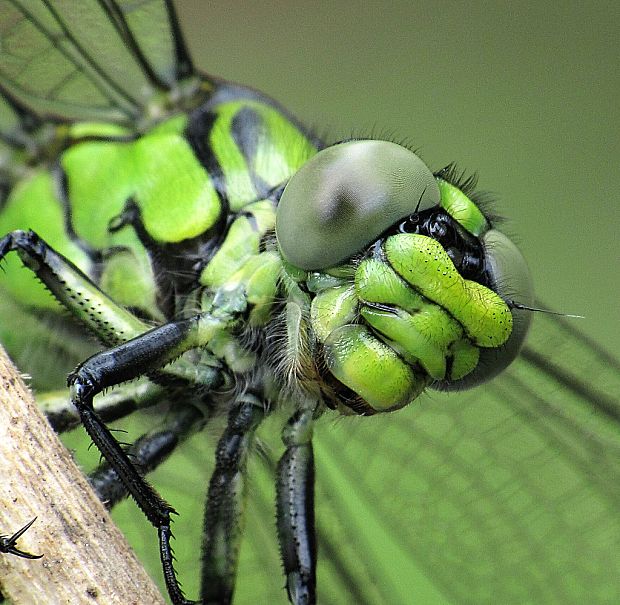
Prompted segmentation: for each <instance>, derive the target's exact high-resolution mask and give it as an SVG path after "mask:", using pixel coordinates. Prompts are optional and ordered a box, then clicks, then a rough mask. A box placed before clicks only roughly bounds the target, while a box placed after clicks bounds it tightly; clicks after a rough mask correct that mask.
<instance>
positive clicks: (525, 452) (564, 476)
mask: <svg viewBox="0 0 620 605" xmlns="http://www.w3.org/2000/svg"><path fill="white" fill-rule="evenodd" d="M536 324H537V325H535V327H534V330H533V334H532V337H531V338H530V341H529V344H528V349H527V350H526V351H525V352H524V355H523V356H522V358H521V359H520V360H518V361H517V362H516V363H515V364H514V366H513V367H511V368H510V369H509V371H508V373H507V374H506V375H504V376H501V377H498V378H497V379H495V380H494V381H493V382H492V383H490V385H489V386H486V387H484V386H483V387H480V388H478V389H474V390H472V391H468V392H463V393H451V394H439V393H438V394H430V395H428V396H427V397H424V398H422V399H421V400H420V401H418V402H416V403H415V404H413V405H412V406H410V407H409V408H407V409H405V410H401V411H399V412H397V413H395V414H391V415H387V416H384V417H381V416H375V417H372V418H344V419H341V420H339V421H338V422H334V421H333V420H329V419H328V418H326V419H324V420H323V421H322V422H321V423H320V424H319V426H318V427H317V430H316V434H315V455H316V460H317V473H316V479H317V485H316V501H317V530H318V532H319V590H320V592H319V594H320V602H322V603H323V602H324V603H349V602H355V603H360V604H361V603H364V604H373V605H374V604H376V605H379V604H380V603H425V604H428V605H440V604H441V605H443V604H448V603H450V604H458V605H461V604H476V605H482V604H489V605H491V604H493V603H505V604H515V605H516V604H522V603H563V604H572V605H578V604H581V603H584V602H588V603H592V604H593V605H594V604H600V605H603V604H606V603H616V602H620V581H619V580H618V578H620V555H619V554H618V553H620V489H619V487H618V486H619V485H620V481H619V478H620V462H619V461H620V455H619V454H620V423H619V421H618V414H617V411H618V410H619V409H620V404H619V403H618V396H617V394H618V392H620V366H619V364H618V361H617V360H616V359H614V358H612V357H611V356H609V355H606V354H605V353H603V352H601V351H600V350H599V349H598V348H597V347H596V346H595V345H593V344H592V343H590V342H589V341H588V340H587V339H584V338H583V337H582V336H581V335H580V334H579V333H578V332H576V331H575V330H574V329H572V327H570V325H569V327H568V328H567V327H566V325H565V322H562V321H558V320H556V319H555V318H552V317H550V316H545V317H537V321H536ZM281 421H282V418H281V417H280V418H273V419H269V421H268V422H267V423H266V426H265V427H264V430H263V431H262V432H261V436H262V437H261V438H262V440H263V443H264V444H265V447H267V449H268V451H270V452H271V457H270V462H269V464H267V465H264V464H257V463H256V461H255V460H254V462H252V468H251V472H250V482H251V488H250V493H249V499H248V511H247V513H248V522H247V532H246V535H245V536H244V541H243V546H242V568H241V570H240V573H239V584H238V587H237V591H236V595H237V597H236V599H235V603H237V604H242V603H255V602H273V603H282V604H284V603H286V597H285V593H284V590H283V589H282V583H281V581H280V580H279V577H278V574H279V573H280V564H279V562H278V552H277V545H276V541H275V529H274V526H275V523H274V520H273V519H274V514H275V513H274V508H273V501H274V493H273V479H272V476H271V473H270V472H269V468H268V467H270V466H271V467H273V465H275V460H276V459H277V457H278V455H279V453H280V452H281V449H282V446H281V444H279V431H280V428H281ZM125 425H126V422H124V423H123V426H125ZM217 433H218V431H217V430H216V429H215V427H214V428H213V429H212V430H211V431H210V436H211V438H212V439H209V438H208V436H207V435H204V434H199V435H197V436H196V438H195V439H194V440H193V441H192V443H190V444H188V446H190V447H189V448H188V450H187V451H186V456H179V457H176V456H175V457H173V458H171V459H170V462H169V465H166V467H165V468H162V469H160V472H158V476H157V477H155V478H154V482H155V484H156V485H157V486H158V487H159V488H162V487H163V488H164V493H165V495H166V497H168V498H169V499H170V500H171V501H172V502H174V504H175V507H177V509H178V510H179V512H180V516H179V518H178V519H177V520H176V522H175V530H176V533H177V535H178V536H179V540H178V541H177V543H175V547H176V548H177V551H176V554H177V556H178V558H179V560H180V564H179V569H180V570H182V577H183V581H184V585H185V586H186V588H187V590H188V593H189V594H191V595H194V594H196V591H197V586H196V584H195V582H196V579H197V576H198V569H197V565H198V557H197V552H196V544H197V543H198V540H199V538H198V535H197V530H196V519H197V518H200V516H201V514H202V512H201V506H202V503H201V501H200V498H198V497H197V494H200V493H202V492H204V490H205V489H206V485H207V482H208V473H209V468H210V467H211V465H212V457H213V451H212V447H213V440H214V439H215V438H216V437H217ZM197 448H200V451H198V449H197ZM203 472H204V473H205V474H204V475H203V474H202V473H203ZM181 474H182V475H183V477H184V481H182V482H179V476H180V475H181ZM201 477H202V478H201ZM192 484H193V485H194V487H195V489H194V491H192V493H191V494H184V493H183V492H184V491H185V490H186V489H188V490H189V486H190V485H192ZM165 486H167V487H168V489H170V491H169V492H167V491H166V487H165ZM186 507H187V508H186ZM147 531H148V530H145V536H146V535H148V534H147V533H146V532H147ZM145 540H146V538H145ZM138 542H139V540H138ZM146 543H147V544H148V542H146ZM151 550H154V549H151ZM155 554H156V553H155ZM192 564H193V565H194V567H193V569H192ZM153 568H154V569H157V559H156V557H154V562H153Z"/></svg>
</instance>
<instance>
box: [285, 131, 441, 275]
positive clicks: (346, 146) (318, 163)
mask: <svg viewBox="0 0 620 605" xmlns="http://www.w3.org/2000/svg"><path fill="white" fill-rule="evenodd" d="M439 199H440V194H439V187H438V185H437V181H436V179H435V177H434V176H433V173H432V172H431V171H430V170H429V169H428V168H427V166H426V165H425V164H424V162H422V160H421V159H420V158H419V157H418V156H417V155H416V154H415V153H413V152H411V151H409V150H408V149H405V148H404V147H401V146H400V145H397V144H396V143H389V142H387V141H351V142H348V143H342V144H340V145H335V146H333V147H329V148H327V149H324V150H323V151H320V152H319V153H317V154H316V155H315V156H314V157H313V158H311V159H310V160H309V161H308V162H307V163H306V164H305V165H304V166H303V167H302V168H301V169H300V170H299V171H298V172H297V174H295V176H293V178H292V179H291V180H290V181H289V183H288V184H287V186H286V188H285V189H284V192H283V193H282V198H281V199H280V203H279V205H278V210H277V215H276V235H277V238H278V244H279V246H280V252H281V253H282V255H283V256H284V258H285V259H286V260H287V261H288V262H289V263H291V264H292V265H294V266H296V267H299V268H300V269H305V270H307V271H313V270H317V269H327V268H329V267H334V266H336V265H338V264H340V263H342V262H343V261H345V260H346V259H348V258H350V257H351V256H353V255H354V254H356V253H357V252H359V251H360V250H362V249H363V248H364V247H365V246H367V245H368V244H369V243H371V242H372V241H373V240H375V239H376V238H377V237H378V236H379V235H380V234H381V233H382V232H383V231H385V230H386V229H388V228H389V227H390V226H392V225H393V224H394V223H396V222H397V221H398V220H400V219H402V218H404V217H406V216H408V215H410V214H411V213H412V212H414V210H415V209H416V207H418V204H419V210H426V209H428V208H432V207H433V206H436V205H437V204H439Z"/></svg>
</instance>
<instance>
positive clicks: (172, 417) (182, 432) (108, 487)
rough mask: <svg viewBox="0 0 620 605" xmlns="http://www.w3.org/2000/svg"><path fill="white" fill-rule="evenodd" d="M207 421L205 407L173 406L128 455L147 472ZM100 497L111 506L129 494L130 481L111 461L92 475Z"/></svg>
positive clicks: (144, 473)
mask: <svg viewBox="0 0 620 605" xmlns="http://www.w3.org/2000/svg"><path fill="white" fill-rule="evenodd" d="M206 421H207V418H206V417H205V414H204V413H203V411H201V410H199V409H198V408H196V407H194V406H191V405H188V406H183V407H175V408H172V410H171V411H170V414H169V415H168V416H167V417H166V425H165V428H159V427H158V428H156V429H153V430H151V431H149V432H148V433H145V434H144V435H142V436H140V437H139V438H138V439H137V440H136V441H135V442H134V443H132V444H131V445H130V446H129V447H128V448H127V449H126V450H125V452H126V454H127V456H128V457H129V458H130V459H131V461H132V462H133V464H134V465H135V466H137V467H138V469H139V471H140V474H141V475H143V476H144V475H147V474H148V473H150V472H152V471H154V470H155V469H156V468H157V467H158V466H159V465H160V464H162V463H163V462H164V461H165V460H166V459H167V458H168V456H169V455H170V454H171V453H172V452H173V451H174V450H175V449H176V448H177V447H178V446H179V445H181V443H183V441H185V440H186V439H187V438H188V437H189V436H190V435H192V434H193V433H194V431H196V430H199V429H200V428H202V427H203V426H204V424H205V422H206ZM88 480H89V482H90V484H91V485H92V487H93V489H94V490H95V492H96V494H97V496H99V499H100V500H101V501H102V502H103V503H104V504H105V506H106V507H107V508H108V509H111V508H113V507H114V506H116V504H118V503H119V502H120V501H121V500H122V499H123V498H125V497H126V496H127V495H128V493H129V492H128V489H127V487H126V485H125V484H124V483H123V482H122V481H121V479H120V478H119V476H118V474H117V473H116V471H115V470H114V469H113V468H112V467H111V466H110V464H109V463H108V462H103V463H102V464H100V465H99V467H98V468H96V469H95V470H94V471H93V472H92V473H91V474H90V475H89V477H88Z"/></svg>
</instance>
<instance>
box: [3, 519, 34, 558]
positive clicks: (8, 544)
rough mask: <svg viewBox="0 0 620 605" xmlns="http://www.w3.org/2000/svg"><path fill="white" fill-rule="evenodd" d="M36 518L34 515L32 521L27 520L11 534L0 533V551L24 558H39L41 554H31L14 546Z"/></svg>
mask: <svg viewBox="0 0 620 605" xmlns="http://www.w3.org/2000/svg"><path fill="white" fill-rule="evenodd" d="M36 520H37V518H36V517H35V518H34V519H32V521H29V522H28V523H26V525H24V527H22V528H21V529H19V530H17V531H16V532H15V533H14V534H13V535H12V536H10V537H9V536H2V535H0V552H3V553H7V554H10V555H17V556H18V557H23V558H24V559H40V558H41V557H42V556H43V555H33V554H30V553H29V552H25V551H23V550H20V549H19V548H17V546H15V545H16V544H17V540H19V539H20V538H21V536H23V535H24V533H26V532H27V531H28V529H29V528H30V526H31V525H32V524H33V523H34V522H35V521H36Z"/></svg>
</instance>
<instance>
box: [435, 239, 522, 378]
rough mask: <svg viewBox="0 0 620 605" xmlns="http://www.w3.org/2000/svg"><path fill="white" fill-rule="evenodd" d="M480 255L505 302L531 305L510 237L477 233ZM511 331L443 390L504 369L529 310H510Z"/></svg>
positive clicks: (519, 258)
mask: <svg viewBox="0 0 620 605" xmlns="http://www.w3.org/2000/svg"><path fill="white" fill-rule="evenodd" d="M480 239H481V242H482V246H483V248H484V256H485V260H486V265H487V267H488V272H489V276H490V278H491V281H492V282H493V283H492V284H491V285H492V288H493V290H495V292H497V294H499V296H501V298H502V299H504V300H505V301H507V302H508V301H513V302H518V303H521V304H524V305H528V306H529V305H532V304H534V287H533V283H532V276H531V273H530V270H529V268H528V266H527V263H526V262H525V259H524V258H523V255H522V254H521V252H520V251H519V249H518V248H517V247H516V246H515V244H514V243H513V242H512V240H511V239H510V238H509V237H508V236H506V235H504V234H503V233H502V232H501V231H498V230H497V229H489V230H488V231H487V232H486V233H484V234H483V235H482V236H481V238H480ZM511 313H512V332H511V334H510V337H509V338H508V340H507V341H506V343H505V344H503V345H502V346H501V347H497V348H488V349H481V351H480V360H479V362H478V365H477V367H476V369H475V370H474V371H473V372H471V373H470V374H468V375H467V376H465V377H464V378H463V379H461V380H459V381H456V382H453V383H450V384H446V383H442V384H441V386H440V388H441V389H443V390H450V389H459V388H469V387H473V386H475V385H477V384H480V383H482V382H485V381H487V380H490V379H491V378H493V377H494V376H496V375H497V374H499V373H501V372H502V371H503V370H505V369H506V368H507V367H508V366H509V365H510V364H511V363H512V361H513V360H514V359H515V358H516V356H517V355H518V354H519V351H520V350H521V347H522V346H523V343H524V341H525V337H526V335H527V332H528V329H529V327H530V322H531V319H532V313H531V311H527V310H523V309H514V308H513V309H511Z"/></svg>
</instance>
